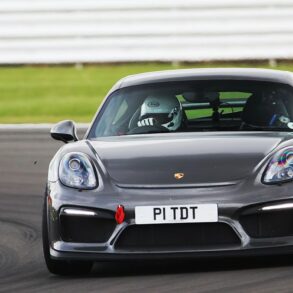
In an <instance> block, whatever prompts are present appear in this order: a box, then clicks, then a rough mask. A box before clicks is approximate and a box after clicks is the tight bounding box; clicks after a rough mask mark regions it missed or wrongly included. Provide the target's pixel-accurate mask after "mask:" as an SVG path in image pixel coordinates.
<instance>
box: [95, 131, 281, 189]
mask: <svg viewBox="0 0 293 293" xmlns="http://www.w3.org/2000/svg"><path fill="white" fill-rule="evenodd" d="M283 140H285V135H282V134H281V133H264V132H263V133H260V132H258V133H235V132H234V133H208V134H206V133H205V134H199V133H195V134H153V135H133V136H121V137H111V138H103V139H98V140H94V141H90V144H91V145H92V147H93V148H94V149H95V151H96V153H97V156H98V157H99V158H100V160H101V162H102V164H103V165H104V167H105V168H106V170H107V172H108V174H109V176H110V177H111V178H112V180H113V181H114V182H115V183H116V184H118V185H127V186H164V185H168V186H169V185H174V184H176V185H178V184H179V185H180V184H181V185H182V184H183V185H198V184H205V185H210V184H221V183H222V184H226V183H229V182H235V181H237V180H241V179H243V178H245V177H247V176H249V175H250V174H251V173H252V172H253V169H254V168H255V167H256V166H257V165H258V164H259V163H260V162H261V160H262V159H263V158H264V157H265V156H266V155H267V154H268V153H269V152H271V151H272V150H273V149H274V148H276V147H277V146H278V145H279V144H280V143H281V142H282V141H283ZM175 173H183V174H184V177H183V178H181V179H179V180H178V179H176V178H175V176H174V174H175Z"/></svg>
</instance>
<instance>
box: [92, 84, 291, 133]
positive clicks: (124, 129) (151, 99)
mask: <svg viewBox="0 0 293 293" xmlns="http://www.w3.org/2000/svg"><path fill="white" fill-rule="evenodd" d="M292 129H293V91H292V87H291V86H289V85H285V84H281V83H273V82H263V81H237V80H214V81H213V80H204V81H180V82H166V83H153V84H147V85H140V86H130V87H125V88H122V89H119V90H116V91H115V92H113V93H112V94H111V95H110V96H109V97H108V98H107V100H106V102H105V103H104V105H103V107H102V109H101V111H100V112H99V114H98V115H97V118H96V120H95V122H94V123H93V126H92V128H91V130H90V132H89V138H97V137H104V136H118V135H132V134H146V133H166V132H199V131H201V132H206V131H249V130H258V131H269V130H278V131H292Z"/></svg>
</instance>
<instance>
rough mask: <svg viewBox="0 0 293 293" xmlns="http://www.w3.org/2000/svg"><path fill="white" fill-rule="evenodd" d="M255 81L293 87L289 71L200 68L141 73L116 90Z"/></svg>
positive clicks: (122, 83)
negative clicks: (166, 84)
mask: <svg viewBox="0 0 293 293" xmlns="http://www.w3.org/2000/svg"><path fill="white" fill-rule="evenodd" d="M209 79H211V80H230V79H231V80H255V81H269V82H277V83H285V84H289V85H292V86H293V74H292V73H291V72H289V71H281V70H272V69H258V68H200V69H198V68H197V69H177V70H165V71H156V72H147V73H140V74H135V75H130V76H127V77H125V78H123V79H121V80H120V81H118V82H117V83H116V85H115V86H114V87H113V88H112V90H111V92H113V91H114V90H117V89H120V88H124V87H129V86H137V85H143V84H150V83H158V82H170V81H188V80H209Z"/></svg>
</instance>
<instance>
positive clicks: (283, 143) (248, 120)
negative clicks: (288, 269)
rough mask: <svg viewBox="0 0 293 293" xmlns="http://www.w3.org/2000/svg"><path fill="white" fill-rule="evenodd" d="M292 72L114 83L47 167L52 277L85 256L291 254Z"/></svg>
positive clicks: (191, 74)
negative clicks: (79, 131) (90, 117)
mask: <svg viewBox="0 0 293 293" xmlns="http://www.w3.org/2000/svg"><path fill="white" fill-rule="evenodd" d="M292 87H293V75H292V73H289V72H283V71H273V70H261V69H194V70H174V71H164V72H154V73H146V74H138V75H134V76H129V77H126V78H124V79H122V80H120V81H119V82H117V83H116V85H114V87H113V88H112V89H111V90H110V92H109V94H108V95H107V97H106V98H105V100H104V102H103V104H102V105H101V107H100V109H99V110H98V112H97V114H96V116H95V118H94V120H93V122H92V124H91V126H90V127H89V129H88V131H87V133H86V135H85V136H84V138H83V139H78V138H77V135H76V130H75V125H74V123H73V122H72V121H62V122H60V123H58V124H57V125H56V126H54V127H53V128H52V129H51V135H52V137H53V138H54V139H57V140H61V141H63V142H65V143H66V144H65V145H64V146H63V147H61V148H60V149H59V151H58V152H57V153H56V155H55V156H54V158H53V159H52V161H51V163H50V166H49V174H48V182H47V188H46V192H45V201H44V212H43V247H44V256H45V260H46V263H47V266H48V269H49V271H50V272H52V273H55V274H70V273H85V272H88V271H90V269H91V267H92V264H93V262H94V261H106V260H107V261H117V260H136V259H139V260H142V259H163V258H164V259H166V258H191V257H195V258H196V257H208V256H213V257H214V256H237V255H264V254H267V255H271V254H290V253H293V192H292V190H293V88H292Z"/></svg>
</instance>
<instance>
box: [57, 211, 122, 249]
mask: <svg viewBox="0 0 293 293" xmlns="http://www.w3.org/2000/svg"><path fill="white" fill-rule="evenodd" d="M60 224H61V238H62V239H63V240H64V241H66V242H80V243H99V242H100V243H102V242H106V241H107V240H108V239H109V238H110V236H111V235H112V233H113V231H114V229H115V226H116V222H115V221H114V220H112V219H101V218H96V217H82V216H78V217H77V216H66V215H61V216H60Z"/></svg>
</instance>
